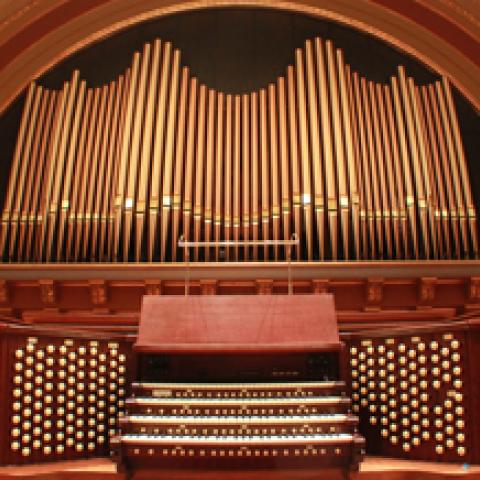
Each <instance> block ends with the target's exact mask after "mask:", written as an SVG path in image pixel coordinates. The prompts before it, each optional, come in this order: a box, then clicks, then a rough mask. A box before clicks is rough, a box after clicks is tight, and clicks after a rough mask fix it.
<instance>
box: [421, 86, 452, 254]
mask: <svg viewBox="0 0 480 480" xmlns="http://www.w3.org/2000/svg"><path fill="white" fill-rule="evenodd" d="M420 92H421V97H422V101H423V106H424V111H425V119H426V122H427V129H426V134H427V140H428V142H429V145H430V151H431V154H432V162H433V165H432V171H433V174H434V176H435V177H434V178H435V184H436V186H437V189H438V198H439V202H440V205H439V207H440V222H441V235H440V236H439V244H440V247H439V251H440V254H442V252H443V254H444V255H446V257H447V258H450V257H451V254H452V245H451V241H450V225H449V215H448V205H447V199H446V192H445V185H444V180H443V175H442V166H441V163H440V153H439V146H438V141H437V137H436V135H435V126H434V120H433V111H432V107H431V104H430V99H429V95H428V88H427V87H425V86H424V87H421V89H420Z"/></svg>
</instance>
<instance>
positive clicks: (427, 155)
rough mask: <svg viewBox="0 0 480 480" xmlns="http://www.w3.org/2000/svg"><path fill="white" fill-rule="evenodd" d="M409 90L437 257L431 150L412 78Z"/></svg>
mask: <svg viewBox="0 0 480 480" xmlns="http://www.w3.org/2000/svg"><path fill="white" fill-rule="evenodd" d="M408 83H409V87H410V92H411V95H412V104H413V107H414V112H415V117H416V126H417V131H418V137H419V146H420V152H421V156H420V160H421V162H422V165H423V174H424V178H425V188H426V192H427V206H428V214H429V220H430V230H431V235H432V244H433V253H434V258H439V245H438V243H439V240H440V236H441V235H440V231H441V223H440V220H441V219H440V210H439V206H438V194H437V189H436V186H435V180H434V178H433V163H432V152H431V150H430V146H429V144H428V139H427V132H426V129H427V125H426V119H425V110H424V108H423V104H422V103H421V100H420V92H419V88H418V87H415V84H414V83H413V79H411V78H409V80H408Z"/></svg>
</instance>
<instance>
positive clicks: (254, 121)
mask: <svg viewBox="0 0 480 480" xmlns="http://www.w3.org/2000/svg"><path fill="white" fill-rule="evenodd" d="M250 125H251V137H250V149H251V150H250V158H251V169H250V171H251V181H250V183H251V187H252V190H251V191H252V208H251V212H252V238H253V240H254V241H257V240H258V224H259V218H260V214H259V211H258V207H259V183H258V179H259V168H258V94H257V92H253V93H252V94H251V95H250ZM219 173H221V171H220V172H219V171H218V170H217V175H218V174H219ZM257 259H258V246H257V245H254V246H253V260H255V261H256V260H257Z"/></svg>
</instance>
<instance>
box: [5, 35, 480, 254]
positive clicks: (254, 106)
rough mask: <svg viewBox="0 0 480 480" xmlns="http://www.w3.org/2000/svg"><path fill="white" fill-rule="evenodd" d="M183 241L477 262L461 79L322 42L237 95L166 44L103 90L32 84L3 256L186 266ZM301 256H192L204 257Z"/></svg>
mask: <svg viewBox="0 0 480 480" xmlns="http://www.w3.org/2000/svg"><path fill="white" fill-rule="evenodd" d="M87 186H88V188H87ZM181 229H182V230H181ZM181 231H183V234H184V236H185V239H186V240H189V241H191V240H193V241H196V242H198V241H200V240H203V241H207V242H208V241H211V240H214V241H217V242H218V241H222V240H224V241H229V240H233V241H239V240H243V241H249V240H253V241H255V240H262V239H263V240H265V239H270V238H271V239H273V240H282V239H283V240H286V239H288V238H289V237H290V235H291V233H296V234H297V235H298V236H299V239H300V241H301V249H300V254H299V255H298V260H301V259H303V260H308V261H311V260H337V259H339V260H340V259H344V260H348V259H353V260H367V259H372V260H375V259H379V260H380V259H409V258H412V259H444V258H451V259H465V258H476V257H477V253H478V238H477V220H476V209H475V205H474V202H473V194H472V189H471V186H470V180H469V175H468V169H467V163H466V158H465V152H464V148H463V145H462V139H461V135H460V129H459V124H458V118H457V113H456V110H455V105H454V103H453V99H452V92H451V87H450V83H449V81H448V79H446V78H442V79H441V80H438V81H435V82H434V83H432V84H430V85H417V84H416V83H415V81H414V80H413V79H412V78H411V77H408V75H407V73H406V71H405V68H403V67H399V68H398V73H397V75H396V76H393V77H392V78H391V82H390V84H381V83H377V82H374V81H371V80H368V79H367V78H365V77H362V76H361V75H360V74H359V73H358V72H355V71H352V69H351V67H350V66H349V65H348V64H346V63H345V60H344V57H343V52H342V51H341V50H340V49H337V48H335V47H334V45H333V43H332V42H331V41H323V40H322V39H320V38H315V39H313V40H307V41H306V42H305V45H304V47H303V48H298V49H296V50H295V62H294V64H293V65H290V66H288V67H287V70H286V73H285V75H283V76H280V77H278V79H277V80H276V81H273V82H272V83H271V84H269V85H268V86H265V88H261V89H260V90H258V91H255V92H251V93H245V94H242V95H240V94H232V93H224V92H220V91H216V90H214V89H212V88H209V87H208V86H207V85H204V84H202V83H201V82H200V81H199V80H198V79H197V78H196V77H194V76H192V75H191V74H190V71H189V69H188V67H184V66H182V64H181V59H180V51H179V50H177V49H175V48H173V46H172V45H171V44H170V43H169V42H162V41H160V40H159V39H157V40H155V41H154V42H152V43H147V44H145V46H144V48H143V49H142V51H141V52H136V53H135V54H134V56H133V60H132V64H131V66H130V67H129V68H128V69H127V70H126V71H125V72H124V73H123V74H122V75H120V76H119V77H118V78H117V79H116V80H114V81H112V82H110V83H109V84H108V85H104V86H101V87H94V88H91V87H88V86H87V84H86V82H85V81H83V80H81V79H80V72H78V71H75V72H74V73H73V75H72V77H71V79H70V80H69V81H67V82H65V83H64V86H63V88H62V89H60V90H58V91H57V90H49V89H47V88H44V87H42V86H40V85H36V84H35V83H32V84H31V85H30V87H29V89H28V93H27V96H26V100H25V106H24V111H23V116H22V121H21V125H20V129H19V134H18V140H17V146H16V149H15V153H14V158H13V164H12V169H11V173H10V178H9V182H8V188H7V192H6V197H5V202H4V208H3V214H2V224H1V230H0V251H1V254H2V255H3V258H4V259H6V260H8V261H10V262H51V261H62V262H63V261H66V262H79V261H87V260H88V261H94V262H118V261H123V262H125V261H136V262H139V261H161V262H165V261H173V262H175V261H178V260H179V259H181V258H179V256H180V257H181V253H180V252H178V251H177V245H176V241H177V239H178V238H179V236H180V233H181ZM250 250H251V251H250ZM285 256H286V252H285V250H284V249H283V248H281V247H278V246H274V247H273V248H271V249H270V248H268V247H264V248H263V249H260V250H259V249H258V248H253V249H249V248H238V247H233V248H227V249H226V251H225V252H223V251H222V250H220V249H218V248H216V249H215V251H214V252H210V251H209V250H207V251H205V252H200V251H199V250H198V249H195V250H194V259H195V261H198V260H201V261H210V260H213V261H222V260H232V261H239V260H249V259H252V260H255V261H257V260H281V259H284V258H285Z"/></svg>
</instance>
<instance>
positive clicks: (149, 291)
mask: <svg viewBox="0 0 480 480" xmlns="http://www.w3.org/2000/svg"><path fill="white" fill-rule="evenodd" d="M162 293H163V292H162V281H161V280H145V295H162Z"/></svg>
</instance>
